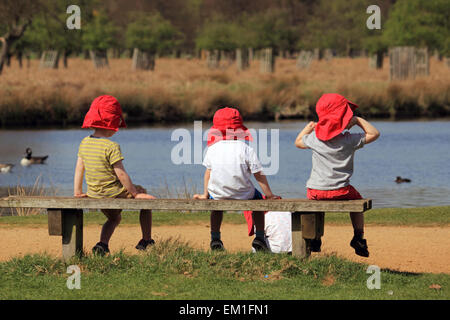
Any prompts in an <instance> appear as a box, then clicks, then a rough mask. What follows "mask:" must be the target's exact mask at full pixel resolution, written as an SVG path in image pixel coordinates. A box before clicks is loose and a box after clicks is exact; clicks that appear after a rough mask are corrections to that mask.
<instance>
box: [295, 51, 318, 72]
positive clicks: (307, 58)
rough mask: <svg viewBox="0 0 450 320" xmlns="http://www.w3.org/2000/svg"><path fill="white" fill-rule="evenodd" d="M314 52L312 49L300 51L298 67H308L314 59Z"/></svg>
mask: <svg viewBox="0 0 450 320" xmlns="http://www.w3.org/2000/svg"><path fill="white" fill-rule="evenodd" d="M313 56H314V53H313V52H312V51H305V50H302V51H300V54H299V55H298V58H297V63H296V67H297V69H308V68H309V66H310V65H311V61H312V60H313Z"/></svg>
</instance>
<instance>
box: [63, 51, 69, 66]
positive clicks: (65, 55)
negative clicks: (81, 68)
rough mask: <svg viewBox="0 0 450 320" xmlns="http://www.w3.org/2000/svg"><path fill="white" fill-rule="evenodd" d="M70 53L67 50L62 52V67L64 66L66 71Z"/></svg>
mask: <svg viewBox="0 0 450 320" xmlns="http://www.w3.org/2000/svg"><path fill="white" fill-rule="evenodd" d="M70 53H71V52H70V51H68V50H64V52H63V65H64V68H65V69H67V67H68V59H69V55H70Z"/></svg>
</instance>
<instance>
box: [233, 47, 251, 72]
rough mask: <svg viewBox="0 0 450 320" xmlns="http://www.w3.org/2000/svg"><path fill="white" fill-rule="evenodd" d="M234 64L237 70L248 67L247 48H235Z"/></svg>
mask: <svg viewBox="0 0 450 320" xmlns="http://www.w3.org/2000/svg"><path fill="white" fill-rule="evenodd" d="M236 65H237V69H238V71H243V70H245V69H248V67H249V66H250V63H249V50H248V49H247V48H238V49H236Z"/></svg>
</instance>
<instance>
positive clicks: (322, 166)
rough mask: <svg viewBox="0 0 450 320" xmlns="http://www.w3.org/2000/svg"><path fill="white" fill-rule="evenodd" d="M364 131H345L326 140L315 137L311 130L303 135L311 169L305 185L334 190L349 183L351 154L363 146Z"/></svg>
mask: <svg viewBox="0 0 450 320" xmlns="http://www.w3.org/2000/svg"><path fill="white" fill-rule="evenodd" d="M365 136H366V135H365V133H350V132H349V131H346V132H345V133H341V134H339V135H338V136H336V137H334V138H333V139H331V140H328V141H322V140H320V139H318V138H317V137H316V133H315V132H314V131H313V132H312V133H311V134H308V135H305V136H303V138H302V140H303V144H304V145H305V146H307V147H308V148H310V149H311V150H312V170H311V176H310V177H309V180H308V181H307V182H306V187H307V188H309V189H316V190H335V189H339V188H342V187H346V186H348V185H349V184H350V177H351V176H352V174H353V156H354V154H355V151H356V150H358V149H359V148H362V147H363V146H364V143H365V142H366V138H365Z"/></svg>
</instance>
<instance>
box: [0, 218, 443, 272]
mask: <svg viewBox="0 0 450 320" xmlns="http://www.w3.org/2000/svg"><path fill="white" fill-rule="evenodd" d="M100 228H101V227H100V226H86V227H85V228H84V230H83V231H84V248H85V250H86V251H90V250H91V248H92V246H94V245H95V243H96V242H97V241H98V238H99V235H100ZM246 232H247V226H246V225H244V224H242V225H232V224H224V225H223V226H222V240H223V242H224V244H225V248H226V249H227V250H228V251H230V252H236V251H250V250H251V241H252V238H251V237H248V236H247V235H246ZM352 235H353V233H352V228H351V226H330V225H328V226H326V227H325V235H324V237H323V239H322V240H323V241H322V242H323V244H322V252H321V253H313V256H317V255H323V254H327V253H335V254H337V255H338V256H340V257H343V258H346V259H349V260H352V261H355V262H363V263H367V264H373V265H377V266H379V267H381V268H389V269H391V270H398V271H408V272H419V273H420V272H430V273H447V274H450V228H449V227H444V228H440V227H432V228H431V227H426V228H425V227H380V226H367V227H366V233H365V237H366V239H367V241H368V245H369V251H370V257H369V258H362V257H359V256H357V255H355V254H354V250H353V249H352V248H351V247H350V246H349V243H350V240H351V237H352ZM209 236H210V233H209V225H207V224H199V225H185V226H161V227H154V228H153V238H154V239H155V241H158V240H161V239H167V238H170V237H175V238H176V237H179V238H180V239H181V240H183V241H187V242H189V243H190V244H191V245H192V246H193V247H195V248H199V249H202V250H208V249H209V240H210V239H209ZM0 239H1V243H2V245H1V247H0V261H5V260H8V259H10V258H12V257H17V256H23V255H25V254H29V253H43V252H47V253H49V254H50V255H53V256H61V237H55V236H52V237H50V236H49V235H48V231H47V228H46V227H19V228H0ZM139 239H140V228H139V226H125V225H124V226H119V227H118V228H117V229H116V232H115V233H114V235H113V237H112V239H111V242H110V248H111V252H112V253H114V252H117V251H118V250H120V249H124V250H125V252H128V253H136V252H137V250H136V249H134V246H135V245H136V244H137V242H138V240H139Z"/></svg>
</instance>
